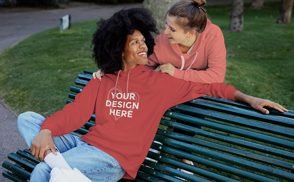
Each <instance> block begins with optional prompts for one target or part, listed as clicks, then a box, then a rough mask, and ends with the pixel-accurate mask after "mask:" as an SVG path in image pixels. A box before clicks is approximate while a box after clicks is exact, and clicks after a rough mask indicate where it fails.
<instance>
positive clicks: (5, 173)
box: [2, 161, 27, 182]
mask: <svg viewBox="0 0 294 182" xmlns="http://www.w3.org/2000/svg"><path fill="white" fill-rule="evenodd" d="M5 162H6V161H5ZM2 175H3V176H5V177H6V178H8V179H10V180H12V181H14V182H27V180H25V179H22V178H19V177H17V176H15V175H14V174H12V173H10V172H8V171H3V173H2Z"/></svg>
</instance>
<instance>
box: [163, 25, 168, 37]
mask: <svg viewBox="0 0 294 182" xmlns="http://www.w3.org/2000/svg"><path fill="white" fill-rule="evenodd" d="M164 28H165V30H164V32H163V33H164V34H166V35H168V33H169V31H168V26H167V24H165V26H164Z"/></svg>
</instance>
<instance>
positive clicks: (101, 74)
mask: <svg viewBox="0 0 294 182" xmlns="http://www.w3.org/2000/svg"><path fill="white" fill-rule="evenodd" d="M103 75H104V74H103V72H101V70H98V71H97V72H94V73H93V78H94V79H96V78H98V79H99V80H100V81H101V77H102V76H103Z"/></svg>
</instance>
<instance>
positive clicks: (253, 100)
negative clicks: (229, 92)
mask: <svg viewBox="0 0 294 182" xmlns="http://www.w3.org/2000/svg"><path fill="white" fill-rule="evenodd" d="M234 97H235V99H236V101H241V102H246V103H248V104H250V105H251V107H252V108H254V109H256V110H258V111H260V112H262V113H264V114H269V113H270V112H269V110H267V109H265V108H264V107H268V108H272V109H276V110H278V111H280V112H284V111H288V110H287V109H285V108H284V107H283V106H281V105H280V104H277V103H275V102H272V101H270V100H266V99H260V98H257V97H252V96H249V95H245V94H243V93H242V92H235V94H234Z"/></svg>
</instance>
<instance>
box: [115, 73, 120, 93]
mask: <svg viewBox="0 0 294 182" xmlns="http://www.w3.org/2000/svg"><path fill="white" fill-rule="evenodd" d="M119 74H120V70H119V71H118V74H117V77H116V82H115V95H116V88H117V82H118V77H119Z"/></svg>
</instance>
